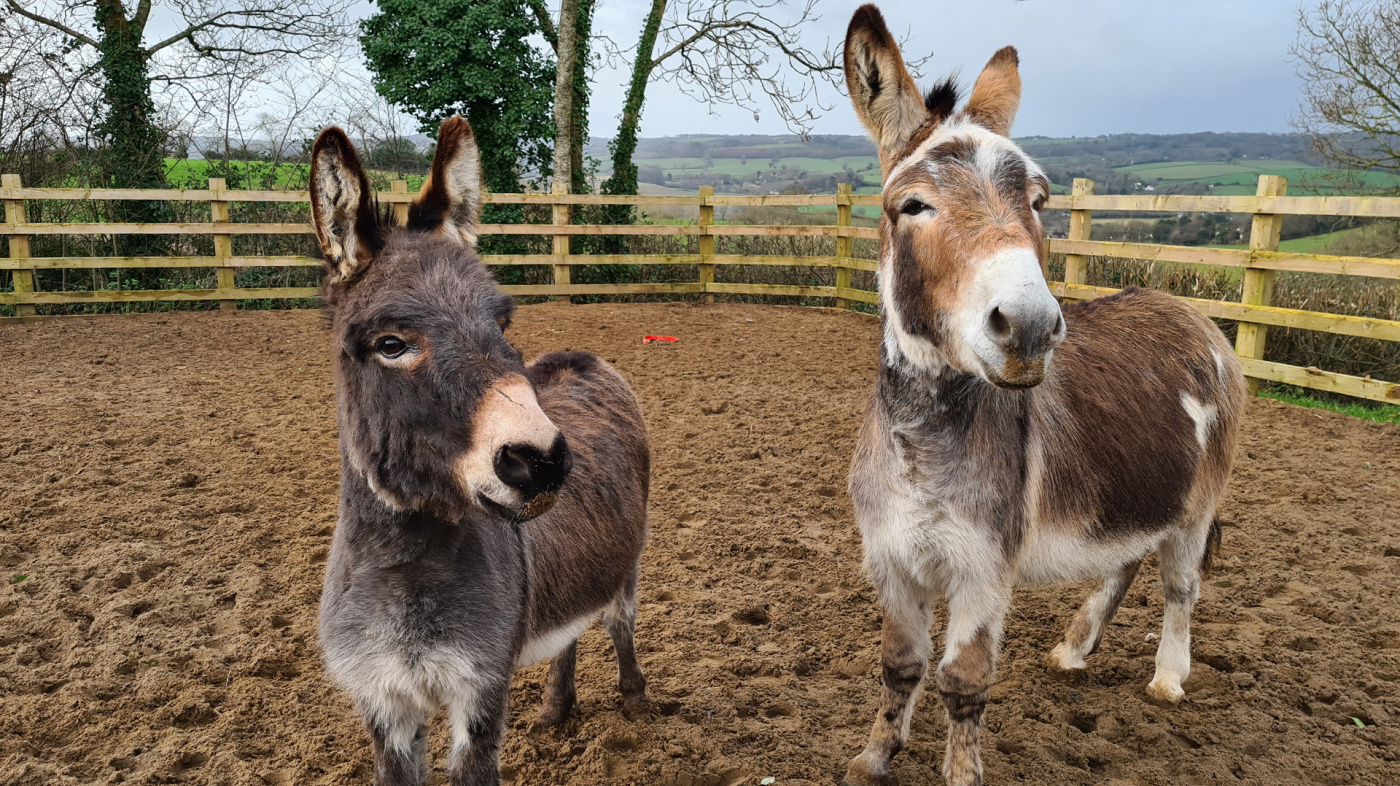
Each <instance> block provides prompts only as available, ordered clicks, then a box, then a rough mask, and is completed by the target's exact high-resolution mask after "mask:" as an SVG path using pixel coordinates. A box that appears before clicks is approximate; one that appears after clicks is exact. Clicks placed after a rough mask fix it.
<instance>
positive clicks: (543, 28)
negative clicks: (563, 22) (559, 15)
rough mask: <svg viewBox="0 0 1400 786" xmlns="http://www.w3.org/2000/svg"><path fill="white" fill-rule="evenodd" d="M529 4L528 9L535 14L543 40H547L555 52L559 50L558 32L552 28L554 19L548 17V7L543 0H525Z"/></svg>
mask: <svg viewBox="0 0 1400 786" xmlns="http://www.w3.org/2000/svg"><path fill="white" fill-rule="evenodd" d="M526 2H528V3H529V4H530V10H531V11H533V12H534V14H535V20H536V21H538V22H539V23H540V32H541V33H542V34H544V40H546V41H548V42H549V45H550V47H551V48H553V49H554V51H555V52H558V51H559V33H558V31H556V30H555V29H554V20H552V19H550V18H549V9H548V8H547V7H545V4H544V0H526Z"/></svg>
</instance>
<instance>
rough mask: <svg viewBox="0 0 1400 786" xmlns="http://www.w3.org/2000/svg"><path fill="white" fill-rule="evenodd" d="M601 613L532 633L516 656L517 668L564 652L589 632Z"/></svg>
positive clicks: (586, 615) (595, 612)
mask: <svg viewBox="0 0 1400 786" xmlns="http://www.w3.org/2000/svg"><path fill="white" fill-rule="evenodd" d="M599 613H600V612H598V611H593V612H590V613H588V614H585V615H584V616H582V617H578V618H576V619H573V620H569V621H568V622H566V623H564V624H563V625H560V626H558V627H555V628H551V629H549V630H544V631H539V632H536V633H532V634H531V635H530V638H528V639H527V640H526V641H525V646H524V647H521V648H520V653H519V654H518V655H516V656H515V667H516V668H517V669H523V668H525V667H526V666H532V665H534V664H536V663H539V662H540V661H542V660H547V659H549V658H552V657H554V656H555V655H558V654H559V653H561V652H563V651H564V650H565V649H567V648H568V646H569V645H570V644H572V643H574V641H575V640H576V639H578V637H579V636H581V635H583V632H584V631H585V630H588V626H589V625H592V624H593V621H594V620H596V619H598V614H599Z"/></svg>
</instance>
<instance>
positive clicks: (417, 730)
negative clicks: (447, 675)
mask: <svg viewBox="0 0 1400 786" xmlns="http://www.w3.org/2000/svg"><path fill="white" fill-rule="evenodd" d="M429 717H431V713H430V712H428V711H426V710H424V709H423V708H421V707H418V706H415V705H414V704H413V703H412V702H408V701H402V702H388V703H386V705H385V706H382V707H379V708H376V709H375V710H372V711H370V712H366V713H364V718H365V726H367V727H368V728H369V735H370V739H371V740H372V742H373V744H374V786H419V784H422V783H424V782H426V780H427V777H428V719H429Z"/></svg>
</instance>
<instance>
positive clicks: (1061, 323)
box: [1050, 314, 1066, 341]
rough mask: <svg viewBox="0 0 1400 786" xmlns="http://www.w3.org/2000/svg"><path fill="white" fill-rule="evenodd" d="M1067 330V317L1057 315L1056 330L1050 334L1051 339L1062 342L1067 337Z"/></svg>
mask: <svg viewBox="0 0 1400 786" xmlns="http://www.w3.org/2000/svg"><path fill="white" fill-rule="evenodd" d="M1065 329H1066V328H1065V315H1064V314H1057V315H1056V317H1055V330H1054V332H1053V333H1051V334H1050V338H1051V339H1053V340H1055V341H1060V340H1061V339H1063V338H1064V337H1065Z"/></svg>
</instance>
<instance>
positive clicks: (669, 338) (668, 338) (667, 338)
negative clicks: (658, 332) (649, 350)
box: [642, 336, 680, 344]
mask: <svg viewBox="0 0 1400 786" xmlns="http://www.w3.org/2000/svg"><path fill="white" fill-rule="evenodd" d="M653 341H670V342H671V343H673V344H674V343H675V342H677V341H680V339H678V338H676V337H675V336H642V343H643V344H650V343H651V342H653Z"/></svg>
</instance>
